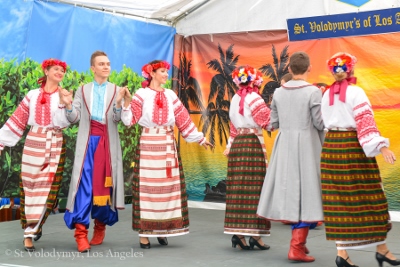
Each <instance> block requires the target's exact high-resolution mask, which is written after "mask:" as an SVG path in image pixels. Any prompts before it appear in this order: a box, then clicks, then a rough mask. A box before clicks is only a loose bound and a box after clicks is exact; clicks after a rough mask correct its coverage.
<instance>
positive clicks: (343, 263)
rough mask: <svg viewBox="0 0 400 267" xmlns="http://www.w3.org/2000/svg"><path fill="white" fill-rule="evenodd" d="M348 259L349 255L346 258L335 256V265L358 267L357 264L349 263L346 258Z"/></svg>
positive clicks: (338, 266)
mask: <svg viewBox="0 0 400 267" xmlns="http://www.w3.org/2000/svg"><path fill="white" fill-rule="evenodd" d="M348 259H349V257H347V259H343V258H342V257H340V256H336V260H335V263H336V266H337V267H358V266H357V265H351V264H350V263H349V262H348V261H347V260H348Z"/></svg>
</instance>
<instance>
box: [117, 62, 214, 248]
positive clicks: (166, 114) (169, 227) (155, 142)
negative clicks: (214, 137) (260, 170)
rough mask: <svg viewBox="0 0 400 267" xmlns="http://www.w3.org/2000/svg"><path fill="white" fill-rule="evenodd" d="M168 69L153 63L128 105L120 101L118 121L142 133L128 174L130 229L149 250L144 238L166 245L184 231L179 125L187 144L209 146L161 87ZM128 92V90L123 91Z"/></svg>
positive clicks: (186, 220) (178, 103)
mask: <svg viewBox="0 0 400 267" xmlns="http://www.w3.org/2000/svg"><path fill="white" fill-rule="evenodd" d="M169 68H170V65H169V63H168V62H166V61H161V60H154V61H152V62H150V63H148V64H146V65H145V66H143V68H142V74H143V76H144V77H145V78H146V81H144V82H143V83H142V86H143V88H140V89H139V90H138V91H136V93H135V95H134V96H133V99H132V102H131V103H129V102H128V103H124V108H123V111H122V115H121V120H122V121H123V122H124V124H125V125H127V126H130V125H133V124H135V123H138V124H139V125H140V126H142V129H143V130H142V134H141V137H140V141H139V144H138V147H137V149H136V157H135V159H134V162H135V167H134V170H133V186H132V190H133V199H132V208H133V214H132V228H133V230H135V231H138V232H139V237H140V247H141V248H145V249H149V248H150V241H149V237H157V239H158V242H159V243H160V245H168V241H167V237H169V236H179V235H184V234H187V233H189V228H188V227H189V216H188V207H187V194H186V185H185V177H184V174H183V169H182V163H181V159H180V155H179V150H178V147H177V144H176V141H175V137H174V126H175V124H176V126H177V127H178V130H179V131H180V132H181V134H182V137H183V138H184V139H185V140H186V141H187V142H197V143H198V144H200V145H202V146H204V147H205V148H207V147H208V146H212V145H211V144H210V143H209V142H208V141H207V140H206V139H205V137H204V135H203V133H201V132H198V131H197V128H196V126H195V125H194V123H193V122H192V120H191V119H190V116H189V113H188V111H187V110H186V108H185V107H184V106H183V104H182V102H181V101H180V100H179V98H178V97H177V95H176V94H175V93H174V91H172V90H169V89H165V88H163V87H162V85H163V84H165V83H166V81H167V79H168V70H169ZM126 93H127V94H129V92H126Z"/></svg>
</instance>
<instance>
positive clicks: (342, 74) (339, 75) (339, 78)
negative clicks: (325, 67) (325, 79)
mask: <svg viewBox="0 0 400 267" xmlns="http://www.w3.org/2000/svg"><path fill="white" fill-rule="evenodd" d="M332 75H333V78H335V80H336V81H337V82H340V81H343V80H344V79H346V78H348V77H352V76H353V75H354V70H351V71H350V73H347V72H339V73H332Z"/></svg>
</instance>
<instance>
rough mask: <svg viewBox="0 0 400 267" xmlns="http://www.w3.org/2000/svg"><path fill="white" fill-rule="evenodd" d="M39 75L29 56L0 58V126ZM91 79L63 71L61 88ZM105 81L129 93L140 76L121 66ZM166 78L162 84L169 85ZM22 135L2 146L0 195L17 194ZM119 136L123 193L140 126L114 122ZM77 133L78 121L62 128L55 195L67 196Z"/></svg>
mask: <svg viewBox="0 0 400 267" xmlns="http://www.w3.org/2000/svg"><path fill="white" fill-rule="evenodd" d="M42 76H43V72H42V69H41V66H40V63H38V62H35V61H33V60H31V59H26V60H25V61H22V62H19V63H18V62H16V60H12V61H4V60H0V127H2V126H3V125H4V123H5V122H6V121H7V119H8V118H9V117H10V116H11V115H12V113H13V112H14V110H15V109H16V108H17V106H18V105H19V103H20V102H21V101H22V99H23V98H24V97H25V95H26V94H27V93H28V91H29V90H32V89H36V88H38V87H39V85H38V84H37V80H38V79H39V78H40V77H42ZM92 80H93V75H92V74H91V73H90V72H89V71H88V72H87V73H78V72H77V71H71V70H70V69H68V70H67V73H66V74H65V77H64V79H63V81H62V84H61V87H63V88H65V89H68V90H70V89H73V90H74V91H75V90H76V89H77V88H79V86H82V85H83V84H85V83H89V82H91V81H92ZM109 81H110V82H112V83H115V84H117V85H119V86H127V87H128V88H129V89H130V91H131V93H134V92H135V91H136V90H137V89H138V88H140V87H141V82H142V81H143V77H141V76H140V75H138V74H137V73H135V72H133V71H132V70H131V69H130V68H127V67H125V66H123V69H122V70H121V71H120V72H116V71H113V72H112V73H111V75H110V77H109ZM170 84H171V82H170V81H169V82H168V84H167V85H166V87H167V88H168V85H170ZM28 130H29V126H28V127H27V129H26V131H25V134H24V136H23V137H22V139H21V140H20V141H19V142H18V143H17V145H16V146H15V147H12V148H10V147H5V149H4V151H3V153H2V154H1V163H0V165H1V168H0V177H1V178H0V197H17V196H18V195H19V186H18V185H19V176H20V172H21V158H22V149H23V146H24V142H25V136H26V133H27V131H28ZM118 130H119V133H120V139H121V148H122V156H123V159H124V161H123V169H124V180H125V195H131V185H130V179H131V174H132V170H133V168H132V161H133V156H134V154H135V148H136V144H137V142H138V138H139V137H140V127H139V126H138V125H134V126H132V127H130V128H127V127H125V126H124V125H123V124H122V122H121V123H120V124H119V125H118ZM77 133H78V124H73V125H71V126H70V127H69V128H67V129H65V130H64V138H65V139H66V145H67V147H66V148H67V150H66V155H67V156H66V161H65V169H64V175H63V180H62V185H61V189H60V193H59V197H66V196H67V195H68V188H69V181H70V176H71V173H72V166H73V162H74V151H75V142H76V135H77Z"/></svg>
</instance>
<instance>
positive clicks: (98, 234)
mask: <svg viewBox="0 0 400 267" xmlns="http://www.w3.org/2000/svg"><path fill="white" fill-rule="evenodd" d="M93 229H94V232H93V237H92V240H90V245H93V246H97V245H100V244H101V243H103V239H104V236H105V235H106V224H105V223H102V222H100V221H99V220H97V219H94V227H93Z"/></svg>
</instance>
